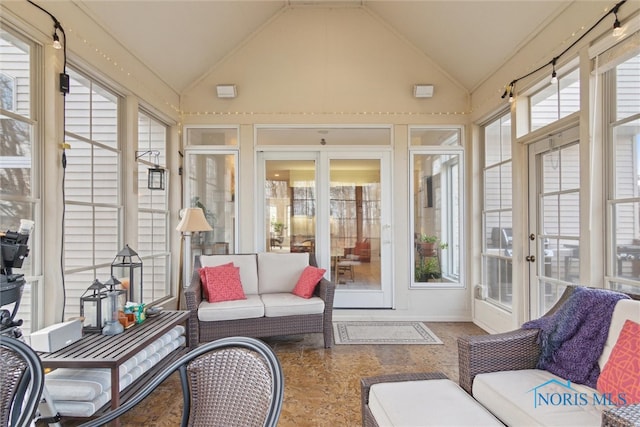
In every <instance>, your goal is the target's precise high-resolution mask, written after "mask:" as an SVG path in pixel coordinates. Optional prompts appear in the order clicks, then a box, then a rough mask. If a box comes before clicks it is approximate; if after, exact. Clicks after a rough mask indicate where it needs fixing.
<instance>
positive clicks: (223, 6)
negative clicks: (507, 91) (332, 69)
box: [73, 0, 572, 93]
mask: <svg viewBox="0 0 640 427" xmlns="http://www.w3.org/2000/svg"><path fill="white" fill-rule="evenodd" d="M73 1H74V3H75V4H76V5H77V6H78V7H80V8H81V9H82V10H83V11H84V12H85V13H86V14H88V15H89V16H90V17H91V18H92V19H94V20H95V21H96V23H97V24H98V25H100V26H102V27H103V28H104V29H105V30H106V31H108V32H109V33H111V34H112V35H113V37H114V38H115V39H116V40H118V41H119V42H120V43H121V44H122V45H123V46H125V47H126V48H127V49H128V50H129V51H130V52H131V53H132V54H133V55H135V56H136V57H138V58H139V59H140V60H141V61H142V62H144V63H145V64H147V66H148V67H149V68H150V69H151V70H152V71H153V72H154V73H155V74H156V75H158V76H159V77H160V78H161V79H162V80H163V81H164V82H166V83H167V84H168V85H169V86H171V87H172V88H173V89H174V90H175V91H176V92H177V93H182V92H183V90H184V89H185V88H187V87H188V86H189V85H190V84H192V83H193V82H195V81H197V80H198V79H199V78H200V77H201V76H203V75H205V74H207V73H208V72H209V71H210V70H211V69H213V68H214V67H215V66H216V64H218V63H219V62H220V61H222V60H224V59H225V57H227V56H228V55H230V54H231V53H233V51H234V49H237V48H238V46H240V45H241V44H242V43H243V41H245V40H247V39H248V38H249V37H250V36H251V35H253V34H255V33H256V32H257V31H259V30H260V29H261V28H262V27H264V26H266V25H268V24H269V22H270V21H271V20H272V19H274V18H275V17H276V16H277V15H278V14H279V13H281V12H282V11H283V10H285V9H286V8H291V7H316V8H317V7H362V8H365V9H367V11H368V12H370V13H372V14H373V15H375V16H377V17H378V18H379V19H380V20H381V21H383V22H385V23H386V24H387V25H388V26H390V27H392V28H393V29H394V31H396V32H397V33H398V34H400V35H401V36H402V37H404V38H405V39H406V40H408V41H409V42H410V43H412V44H413V45H414V46H415V47H416V48H417V49H419V50H420V51H422V52H424V54H425V55H427V56H428V57H429V58H431V59H432V60H433V61H434V62H435V63H437V64H438V65H439V66H440V67H441V68H442V69H443V70H444V71H445V72H447V73H448V74H449V75H450V76H452V77H453V78H454V79H455V80H457V81H458V82H459V83H460V84H461V85H462V86H464V87H465V88H466V89H467V90H469V91H473V89H475V88H476V87H477V86H478V85H480V84H481V83H482V82H483V81H484V80H485V79H487V78H488V77H489V76H490V75H491V74H492V73H494V72H495V71H496V70H498V69H499V67H500V66H501V65H502V64H503V63H504V62H505V61H507V60H508V59H509V58H510V57H511V56H512V55H514V54H515V53H516V52H517V51H518V50H519V48H521V47H522V46H523V45H524V44H525V43H526V42H527V41H529V40H531V39H532V38H533V37H534V36H535V34H536V33H537V32H539V31H540V30H542V29H543V28H544V27H545V26H546V25H547V24H549V23H550V22H551V21H552V20H553V19H554V18H555V17H557V16H558V14H559V13H560V12H561V11H562V10H563V9H564V8H566V7H567V6H568V5H569V4H570V3H572V2H571V1H569V0H549V1H541V0H511V1H484V0H429V1H419V0H414V1H403V0H362V1H331V0H320V1H317V0H316V1H305V0H258V1H250V0H246V1H245V0H235V1H231V0H227V1H223V0H199V1H192V0H155V1H149V0H73ZM469 64H473V66H469Z"/></svg>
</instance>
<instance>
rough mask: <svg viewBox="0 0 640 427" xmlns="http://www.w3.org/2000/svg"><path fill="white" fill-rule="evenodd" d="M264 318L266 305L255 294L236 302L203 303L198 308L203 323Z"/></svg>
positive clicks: (199, 318)
mask: <svg viewBox="0 0 640 427" xmlns="http://www.w3.org/2000/svg"><path fill="white" fill-rule="evenodd" d="M263 316H264V304H263V303H262V300H261V299H260V295H255V294H254V295H252V294H247V299H241V300H236V301H220V302H208V301H202V302H201V303H200V306H198V320H200V321H202V322H215V321H220V320H237V319H252V318H255V317H263Z"/></svg>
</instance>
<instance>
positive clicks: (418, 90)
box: [413, 84, 433, 98]
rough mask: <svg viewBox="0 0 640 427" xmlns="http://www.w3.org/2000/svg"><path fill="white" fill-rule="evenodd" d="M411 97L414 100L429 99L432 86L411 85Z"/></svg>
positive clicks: (431, 94)
mask: <svg viewBox="0 0 640 427" xmlns="http://www.w3.org/2000/svg"><path fill="white" fill-rule="evenodd" d="M413 96H414V97H415V98H431V97H432V96H433V85H423V84H419V85H413Z"/></svg>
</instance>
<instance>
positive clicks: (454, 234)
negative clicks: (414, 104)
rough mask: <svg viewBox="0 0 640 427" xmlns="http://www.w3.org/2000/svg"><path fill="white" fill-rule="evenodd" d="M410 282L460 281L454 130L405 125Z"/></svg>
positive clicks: (458, 161)
mask: <svg viewBox="0 0 640 427" xmlns="http://www.w3.org/2000/svg"><path fill="white" fill-rule="evenodd" d="M410 138H411V146H412V147H411V172H410V173H411V177H412V179H411V189H410V191H411V192H412V194H413V197H412V210H411V211H412V219H411V223H412V225H413V226H412V235H413V242H414V244H413V245H414V248H413V251H412V263H411V266H412V267H411V271H412V272H413V278H412V281H411V286H412V287H430V286H460V284H461V283H462V278H461V270H462V259H461V250H462V248H461V238H460V236H461V233H462V222H461V214H462V206H461V203H462V200H463V199H464V194H463V193H462V185H461V182H462V170H463V166H462V160H463V151H462V148H461V140H460V130H458V129H417V128H416V129H411V132H410Z"/></svg>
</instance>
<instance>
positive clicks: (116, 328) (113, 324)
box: [102, 276, 125, 335]
mask: <svg viewBox="0 0 640 427" xmlns="http://www.w3.org/2000/svg"><path fill="white" fill-rule="evenodd" d="M116 282H117V283H120V281H119V280H118V279H116V278H115V277H113V276H111V279H109V280H108V281H107V283H109V286H110V290H109V291H107V298H108V299H109V320H107V323H106V324H105V325H104V328H102V335H117V334H119V333H120V332H123V331H124V327H123V326H122V325H121V324H120V319H119V318H120V314H119V312H120V303H119V299H120V297H121V296H122V295H124V294H125V291H123V290H121V289H116V287H115V284H116ZM109 286H107V288H109ZM122 309H123V310H124V305H123V306H122Z"/></svg>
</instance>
